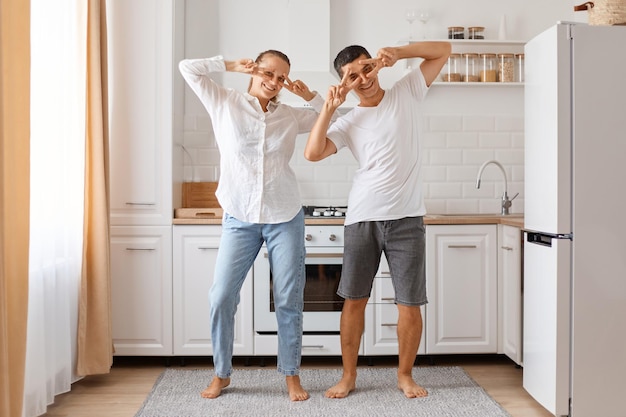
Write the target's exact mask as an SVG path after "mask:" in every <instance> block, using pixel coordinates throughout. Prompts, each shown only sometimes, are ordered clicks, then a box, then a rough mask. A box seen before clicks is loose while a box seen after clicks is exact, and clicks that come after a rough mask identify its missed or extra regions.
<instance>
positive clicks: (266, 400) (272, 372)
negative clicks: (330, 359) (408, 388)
mask: <svg viewBox="0 0 626 417" xmlns="http://www.w3.org/2000/svg"><path fill="white" fill-rule="evenodd" d="M358 372H359V375H358V378H357V388H356V390H355V391H353V392H352V393H351V394H350V395H349V396H348V397H347V398H343V399H329V398H325V397H324V392H325V391H326V389H328V388H329V387H330V386H332V385H334V384H335V383H336V382H337V381H339V378H340V376H341V370H340V369H302V370H301V371H300V379H301V381H302V385H303V386H304V388H305V389H306V390H308V391H309V393H310V394H311V398H310V399H309V400H307V401H302V402H291V401H289V398H288V396H287V389H286V386H285V379H284V376H282V375H281V374H279V373H278V372H277V371H276V369H275V368H272V369H251V370H242V369H236V370H235V371H234V372H233V376H232V378H231V384H230V386H229V387H227V388H226V389H225V390H224V391H222V395H221V396H220V397H219V398H217V399H213V400H208V399H203V398H202V397H200V392H201V391H202V390H203V389H204V388H205V387H206V386H207V384H208V383H209V381H210V380H211V378H212V377H213V372H212V370H207V369H202V370H186V369H184V370H181V369H168V370H166V371H164V372H163V373H162V374H161V376H159V378H158V379H157V381H156V383H155V385H154V388H153V389H152V392H150V394H149V395H148V398H147V399H146V401H145V402H144V404H143V406H142V407H141V409H140V410H139V411H138V412H137V414H136V415H135V417H201V416H202V417H205V416H255V417H269V416H306V417H309V416H320V417H322V416H324V417H328V416H341V417H349V416H358V417H368V416H389V417H391V416H393V417H403V416H407V417H408V416H411V417H414V416H420V417H421V416H425V417H426V416H428V417H510V414H508V413H507V412H506V411H505V410H504V409H503V408H502V407H501V406H500V405H499V404H498V403H497V402H496V401H494V400H493V399H492V398H491V397H490V396H489V395H487V393H486V392H485V391H484V390H483V389H482V388H481V387H480V386H479V385H478V384H477V383H476V382H475V381H474V380H473V379H472V378H470V376H469V375H467V373H466V372H465V371H464V370H463V369H462V368H460V367H456V366H453V367H438V366H428V367H414V368H413V377H414V378H415V380H416V381H417V382H418V383H419V384H420V385H422V386H423V387H424V388H426V389H427V390H428V392H429V395H428V397H425V398H418V399H408V398H406V397H405V396H404V394H402V392H401V391H400V390H398V389H397V387H396V369H395V368H374V367H359V370H358Z"/></svg>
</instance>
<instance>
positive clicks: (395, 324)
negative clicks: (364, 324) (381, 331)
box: [381, 323, 398, 327]
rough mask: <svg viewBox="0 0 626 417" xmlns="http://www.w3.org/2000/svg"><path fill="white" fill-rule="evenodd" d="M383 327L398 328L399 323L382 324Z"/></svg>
mask: <svg viewBox="0 0 626 417" xmlns="http://www.w3.org/2000/svg"><path fill="white" fill-rule="evenodd" d="M381 326H383V327H396V326H398V323H382V324H381Z"/></svg>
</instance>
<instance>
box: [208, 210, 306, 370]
mask: <svg viewBox="0 0 626 417" xmlns="http://www.w3.org/2000/svg"><path fill="white" fill-rule="evenodd" d="M263 242H265V243H266V245H267V249H268V253H269V262H270V269H271V271H272V279H273V294H274V305H275V309H276V320H277V322H278V371H279V372H280V373H282V374H283V375H290V376H291V375H298V373H299V371H300V360H301V355H302V310H303V307H304V282H305V279H306V278H305V272H304V256H305V249H304V212H303V210H300V212H299V213H298V214H297V215H296V217H294V218H293V219H292V220H290V221H288V222H285V223H278V224H257V223H245V222H242V221H239V220H237V219H235V218H234V217H232V216H230V215H228V214H225V216H224V221H223V222H222V237H221V241H220V247H219V250H218V252H217V261H216V265H215V277H214V281H213V286H212V287H211V291H210V295H209V301H210V304H211V319H210V320H211V341H212V343H213V364H214V368H215V375H216V376H218V377H219V378H228V377H230V375H231V373H232V357H233V343H234V333H235V313H236V312H237V305H238V304H239V293H240V291H241V287H242V286H243V283H244V280H245V278H246V275H247V273H248V271H249V270H250V268H251V267H252V264H253V263H254V260H255V258H256V256H257V255H258V253H259V251H260V249H261V246H262V245H263Z"/></svg>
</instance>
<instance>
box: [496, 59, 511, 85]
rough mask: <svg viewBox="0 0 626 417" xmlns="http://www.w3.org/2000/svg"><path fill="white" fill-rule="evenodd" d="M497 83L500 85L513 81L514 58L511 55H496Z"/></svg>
mask: <svg viewBox="0 0 626 417" xmlns="http://www.w3.org/2000/svg"><path fill="white" fill-rule="evenodd" d="M498 81H500V82H501V83H512V82H513V81H515V57H514V55H513V54H498Z"/></svg>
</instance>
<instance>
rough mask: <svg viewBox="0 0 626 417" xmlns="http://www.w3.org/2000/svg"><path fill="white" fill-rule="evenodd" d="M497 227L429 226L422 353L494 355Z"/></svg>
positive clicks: (496, 310)
mask: <svg viewBox="0 0 626 417" xmlns="http://www.w3.org/2000/svg"><path fill="white" fill-rule="evenodd" d="M496 245H497V225H428V226H427V227H426V247H427V251H426V257H427V258H426V276H427V279H426V281H427V291H428V298H429V304H428V306H427V314H426V316H427V319H426V353H427V354H438V353H497V350H498V315H497V313H498V293H497V290H498V277H497V272H498V269H497V252H496Z"/></svg>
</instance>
